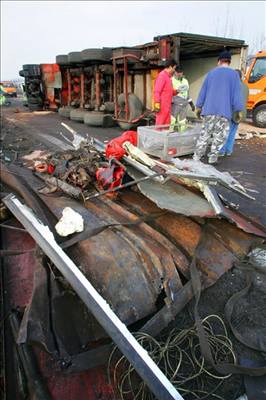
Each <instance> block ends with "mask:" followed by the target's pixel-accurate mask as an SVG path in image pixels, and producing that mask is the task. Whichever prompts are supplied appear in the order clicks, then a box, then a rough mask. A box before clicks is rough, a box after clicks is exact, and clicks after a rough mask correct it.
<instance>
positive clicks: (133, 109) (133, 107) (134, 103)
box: [118, 93, 143, 130]
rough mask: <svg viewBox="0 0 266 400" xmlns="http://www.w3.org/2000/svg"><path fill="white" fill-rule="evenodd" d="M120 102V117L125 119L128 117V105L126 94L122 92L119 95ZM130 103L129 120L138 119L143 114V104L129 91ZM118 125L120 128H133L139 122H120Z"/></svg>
mask: <svg viewBox="0 0 266 400" xmlns="http://www.w3.org/2000/svg"><path fill="white" fill-rule="evenodd" d="M118 104H119V108H120V115H119V118H121V119H125V118H126V112H125V107H126V102H125V94H124V93H122V94H120V95H119V96H118ZM128 105H129V120H132V119H136V118H138V117H140V116H141V114H142V113H143V104H142V102H141V101H140V99H139V98H138V97H137V96H136V95H135V94H133V93H129V95H128ZM118 125H119V126H120V128H122V129H124V130H128V129H131V128H133V127H136V126H137V124H132V123H128V122H119V121H118Z"/></svg>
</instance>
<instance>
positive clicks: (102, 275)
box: [21, 170, 260, 330]
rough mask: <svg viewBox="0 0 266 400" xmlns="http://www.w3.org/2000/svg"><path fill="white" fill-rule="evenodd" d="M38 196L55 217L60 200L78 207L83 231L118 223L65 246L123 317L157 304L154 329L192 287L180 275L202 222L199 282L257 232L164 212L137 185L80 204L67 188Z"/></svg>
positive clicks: (219, 270) (35, 184)
mask: <svg viewBox="0 0 266 400" xmlns="http://www.w3.org/2000/svg"><path fill="white" fill-rule="evenodd" d="M23 171H24V170H23ZM21 173H22V171H21ZM23 175H24V178H26V179H27V182H28V183H29V184H30V186H31V187H32V188H33V189H34V190H35V191H37V189H38V188H39V187H40V186H41V185H42V183H41V182H40V181H39V180H38V179H37V178H36V177H34V176H33V175H32V174H31V172H30V171H27V170H25V171H24V172H23ZM39 196H40V197H41V199H42V200H43V201H44V202H45V204H46V205H47V207H48V208H49V210H50V211H51V212H52V213H53V215H54V216H55V217H56V218H60V217H61V215H62V210H63V209H64V208H65V207H71V208H73V209H74V210H75V211H77V212H78V213H80V214H81V215H82V216H83V218H84V224H85V231H86V232H88V235H89V233H90V232H91V231H92V230H93V229H95V228H97V227H102V226H104V225H108V224H113V223H118V224H121V225H120V226H115V227H109V228H107V229H105V230H103V231H102V232H101V233H99V234H97V235H95V236H93V237H90V238H88V239H85V240H82V241H81V242H79V243H77V244H76V245H74V246H72V247H70V249H69V250H68V254H69V255H70V257H71V258H72V259H73V260H74V262H75V263H76V264H77V265H79V266H80V268H81V270H82V271H83V272H84V273H85V275H86V276H87V277H88V278H89V279H90V281H91V282H92V284H93V285H94V286H95V287H96V288H97V290H98V291H99V292H100V294H101V295H102V296H103V297H104V298H105V299H106V300H107V302H108V303H109V304H110V305H111V307H112V308H113V309H114V310H115V312H116V314H117V315H118V316H119V318H120V319H121V320H122V321H123V322H124V323H126V324H127V325H130V324H132V323H134V322H137V321H139V320H141V319H143V318H145V317H148V316H150V315H151V314H152V313H156V312H157V314H155V317H154V319H153V320H154V321H155V326H156V329H157V330H158V329H159V330H160V329H162V328H163V326H164V323H163V322H162V321H163V320H164V321H165V324H167V322H168V323H169V318H170V319H171V318H172V317H173V315H175V313H176V312H177V311H179V310H180V309H181V308H182V307H183V306H184V305H186V304H187V302H188V301H189V300H190V299H191V297H192V291H191V287H190V282H188V283H185V282H186V279H187V280H189V279H190V273H189V265H190V261H191V258H192V257H193V255H194V253H195V249H196V247H197V245H198V243H199V241H200V239H201V238H202V232H203V230H204V231H205V232H206V233H205V237H204V242H203V246H202V247H201V251H200V252H199V254H198V265H199V268H200V270H201V272H202V277H203V287H204V288H206V287H208V286H210V285H212V284H214V283H215V282H216V281H217V279H219V277H220V276H221V275H222V274H223V273H225V272H226V271H228V270H229V269H230V268H231V267H232V265H233V263H234V261H236V260H237V259H239V258H240V259H241V258H242V257H244V256H245V255H246V254H247V252H248V251H249V249H250V247H251V245H252V244H254V243H256V242H257V241H258V240H260V239H258V238H256V237H255V236H253V235H249V234H247V233H245V232H243V231H241V230H240V229H238V228H237V227H236V226H234V225H232V224H230V223H229V222H228V221H219V220H217V219H213V218H211V219H206V218H205V219H199V220H193V219H191V218H188V217H185V216H181V215H177V214H176V213H173V212H168V211H167V212H165V213H162V210H161V209H160V208H158V207H157V206H156V205H155V204H154V203H153V202H151V201H150V200H148V199H147V198H146V197H145V196H143V195H142V194H141V193H138V192H133V191H130V190H128V191H127V192H122V193H121V194H120V196H119V198H118V200H117V201H112V200H108V199H104V198H101V199H94V200H93V201H88V202H86V208H85V207H84V205H82V204H81V203H79V202H77V201H75V200H73V199H70V198H67V197H65V196H58V195H55V196H44V195H40V194H39ZM154 214H155V215H156V217H154V218H150V219H145V220H143V222H141V223H139V224H137V225H136V224H135V225H132V223H133V222H135V221H136V220H137V219H138V218H139V216H140V217H147V216H152V215H154ZM125 224H128V225H125ZM129 224H131V225H129ZM181 275H182V276H183V278H182V282H181V279H180V276H181ZM183 285H184V286H183ZM159 298H160V299H162V298H163V300H164V302H165V303H166V304H167V307H168V309H167V310H165V311H167V312H164V311H159V308H158V299H159ZM180 307H181V308H180ZM162 310H164V308H163V309H162ZM162 319H163V320H162ZM92 323H93V322H92ZM152 326H153V328H154V325H152Z"/></svg>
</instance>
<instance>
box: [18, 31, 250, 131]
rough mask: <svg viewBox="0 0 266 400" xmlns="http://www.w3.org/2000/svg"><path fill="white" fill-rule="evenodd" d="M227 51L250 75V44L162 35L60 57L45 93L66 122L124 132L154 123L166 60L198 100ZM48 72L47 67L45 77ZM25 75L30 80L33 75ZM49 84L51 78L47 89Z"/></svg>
mask: <svg viewBox="0 0 266 400" xmlns="http://www.w3.org/2000/svg"><path fill="white" fill-rule="evenodd" d="M224 47H228V48H229V49H230V51H231V53H232V67H233V68H239V69H240V70H242V71H244V70H245V62H246V55H247V45H246V44H245V42H244V41H243V40H235V39H227V38H219V37H212V36H204V35H196V34H188V33H176V34H168V35H162V36H158V37H155V38H154V39H153V41H152V42H150V43H146V44H143V45H137V46H133V47H116V48H102V49H85V50H83V51H73V52H70V53H69V54H67V55H58V56H56V64H50V70H51V71H53V74H50V76H49V79H50V83H49V85H50V86H49V87H50V89H49V90H48V91H47V90H45V91H44V92H45V93H44V98H45V102H46V106H47V107H48V108H51V107H50V106H49V104H51V105H52V108H54V107H55V104H56V105H57V107H58V109H59V113H60V114H61V115H62V116H63V117H67V118H70V119H72V120H75V121H79V122H84V123H85V124H88V125H92V126H106V127H108V126H110V125H111V124H114V123H118V124H119V125H120V126H121V127H122V129H129V128H132V127H134V126H136V125H137V124H139V123H140V122H141V123H146V124H148V123H149V120H150V119H151V118H152V115H151V110H152V109H153V99H152V93H153V87H154V82H155V80H156V77H157V75H158V73H159V72H160V71H161V70H162V69H163V68H164V65H165V61H166V60H168V59H169V58H175V59H176V60H177V62H178V63H181V65H182V66H183V68H184V72H185V75H186V77H187V78H188V80H189V83H190V97H192V99H193V100H196V97H197V94H198V91H199V89H200V86H201V83H202V82H203V79H204V76H205V75H206V73H207V72H208V71H209V70H210V69H211V68H213V67H214V66H215V65H216V62H217V56H218V54H219V52H220V51H221V50H223V48H224ZM58 66H59V67H58ZM25 67H26V68H27V66H25ZM48 67H49V65H48V64H43V67H42V71H43V72H42V75H43V77H44V76H45V75H44V74H45V70H47V69H48ZM57 68H60V72H61V78H62V82H61V86H60V85H59V86H58V82H59V81H58V80H57V83H56V78H55V77H56V75H55V71H56V69H57ZM21 74H22V76H23V74H24V76H25V79H26V76H27V74H28V72H27V70H26V71H25V72H23V71H21ZM52 76H54V84H53V83H51V80H52ZM47 85H48V80H47V78H45V80H43V86H44V88H45V87H46V86H47ZM59 87H60V90H59V89H58V88H59ZM48 92H49V93H50V100H49V99H48V97H47V93H48ZM52 96H54V99H52Z"/></svg>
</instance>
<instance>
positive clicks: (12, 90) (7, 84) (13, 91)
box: [1, 81, 17, 97]
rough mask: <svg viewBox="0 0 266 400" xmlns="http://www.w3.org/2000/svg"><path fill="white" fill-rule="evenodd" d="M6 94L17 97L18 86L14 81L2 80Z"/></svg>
mask: <svg viewBox="0 0 266 400" xmlns="http://www.w3.org/2000/svg"><path fill="white" fill-rule="evenodd" d="M1 85H2V87H3V90H4V92H5V95H6V96H10V97H17V88H16V86H15V85H14V83H13V82H12V81H3V82H1Z"/></svg>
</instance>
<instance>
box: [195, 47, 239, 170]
mask: <svg viewBox="0 0 266 400" xmlns="http://www.w3.org/2000/svg"><path fill="white" fill-rule="evenodd" d="M230 63H231V54H230V53H229V52H228V51H223V52H222V53H221V54H220V56H219V58H218V66H217V67H216V68H214V69H213V70H212V71H210V72H209V73H208V74H207V76H206V78H205V81H204V83H203V85H202V88H201V90H200V93H199V97H198V100H197V103H196V112H195V113H196V116H197V117H198V118H201V116H202V117H203V125H202V130H201V133H200V136H199V139H198V141H197V144H196V149H195V152H194V155H193V159H194V160H196V161H199V160H200V159H201V158H202V157H203V156H204V155H205V153H206V150H207V147H208V145H210V152H209V153H208V162H209V163H210V164H215V163H217V161H218V155H219V151H220V150H221V148H222V147H223V145H224V143H225V142H226V139H227V136H228V133H229V127H230V121H231V119H232V116H233V115H234V119H235V122H236V123H237V122H239V121H240V119H241V111H242V110H243V108H244V104H243V98H242V92H241V83H240V78H239V75H238V73H237V72H236V71H234V70H233V69H231V68H229V65H230Z"/></svg>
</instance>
